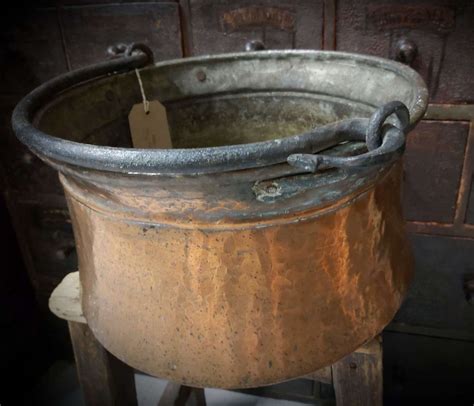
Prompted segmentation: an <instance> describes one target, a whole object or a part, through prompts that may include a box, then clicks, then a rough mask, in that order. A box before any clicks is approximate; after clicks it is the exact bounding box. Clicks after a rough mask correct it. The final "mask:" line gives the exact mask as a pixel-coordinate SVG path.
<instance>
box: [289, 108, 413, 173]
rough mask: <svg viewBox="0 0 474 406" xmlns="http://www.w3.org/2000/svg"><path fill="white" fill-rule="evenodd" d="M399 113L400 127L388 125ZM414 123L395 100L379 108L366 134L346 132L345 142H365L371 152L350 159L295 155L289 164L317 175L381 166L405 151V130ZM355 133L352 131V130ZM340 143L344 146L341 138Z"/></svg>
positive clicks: (406, 111) (290, 157)
mask: <svg viewBox="0 0 474 406" xmlns="http://www.w3.org/2000/svg"><path fill="white" fill-rule="evenodd" d="M392 114H395V115H396V117H397V119H398V120H397V121H398V122H397V123H396V124H390V123H386V120H387V118H388V117H389V116H391V115H392ZM409 123H410V113H409V112H408V109H407V107H406V106H405V105H404V104H403V103H402V102H400V101H392V102H390V103H387V104H385V105H383V106H382V107H380V108H378V109H377V110H376V111H375V112H374V113H373V114H372V116H371V117H370V118H369V120H368V123H367V128H366V131H365V134H363V133H361V131H360V129H357V128H356V127H355V126H354V128H353V129H350V128H349V130H348V131H346V132H345V137H344V139H342V141H365V143H366V146H367V149H368V152H366V153H363V154H360V155H355V156H349V157H341V156H332V155H325V154H292V155H290V156H289V157H288V158H287V162H288V163H289V164H290V165H291V166H294V167H296V168H299V169H302V170H304V171H305V172H316V171H317V170H318V169H324V168H357V167H366V166H371V165H379V164H383V163H386V162H390V161H392V160H394V159H396V158H397V157H399V156H400V155H401V154H402V153H403V150H404V149H405V131H406V130H407V128H408V126H409ZM351 130H352V131H351ZM336 141H337V142H336V143H340V142H341V139H340V138H338V139H337V140H336Z"/></svg>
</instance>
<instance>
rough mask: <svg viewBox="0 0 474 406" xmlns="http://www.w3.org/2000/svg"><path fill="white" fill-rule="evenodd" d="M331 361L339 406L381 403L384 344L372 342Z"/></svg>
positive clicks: (366, 405)
mask: <svg viewBox="0 0 474 406" xmlns="http://www.w3.org/2000/svg"><path fill="white" fill-rule="evenodd" d="M366 348H367V350H366V351H363V352H353V353H352V354H350V355H348V356H347V357H345V358H343V359H342V360H340V361H338V362H336V363H335V364H333V365H332V373H333V385H334V391H335V393H336V405H337V406H348V405H350V406H382V404H383V375H382V373H383V370H382V344H381V342H380V341H378V340H374V341H373V342H371V345H370V346H368V347H366Z"/></svg>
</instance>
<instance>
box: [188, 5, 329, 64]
mask: <svg viewBox="0 0 474 406" xmlns="http://www.w3.org/2000/svg"><path fill="white" fill-rule="evenodd" d="M180 4H181V7H182V9H183V11H184V13H183V14H184V21H185V28H186V32H187V33H188V35H187V38H185V41H186V43H187V46H186V48H187V49H188V50H189V53H191V54H193V55H201V54H214V53H224V52H240V51H243V50H244V47H245V43H246V42H247V41H250V40H260V41H262V42H263V43H264V44H265V46H266V48H268V49H288V48H305V49H311V48H312V49H320V48H321V47H322V32H323V9H324V3H323V1H322V0H297V1H292V2H281V1H276V0H260V1H246V0H241V1H229V0H226V1H222V0H221V1H211V0H182V1H181V2H180Z"/></svg>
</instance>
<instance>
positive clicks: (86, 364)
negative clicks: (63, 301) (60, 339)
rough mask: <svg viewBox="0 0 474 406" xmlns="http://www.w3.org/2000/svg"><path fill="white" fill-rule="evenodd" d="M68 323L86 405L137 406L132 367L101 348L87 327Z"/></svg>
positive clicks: (81, 324) (82, 324)
mask: <svg viewBox="0 0 474 406" xmlns="http://www.w3.org/2000/svg"><path fill="white" fill-rule="evenodd" d="M68 324H69V333H70V334H71V341H72V345H73V348H74V357H75V359H76V368H77V374H78V377H79V382H80V384H81V388H82V392H83V394H84V401H85V404H86V405H87V406H95V405H100V406H112V405H114V406H121V405H131V406H135V405H137V394H136V390H135V378H134V374H133V368H131V367H129V366H128V365H125V364H124V363H123V362H122V361H120V360H118V359H117V358H115V357H114V356H113V355H112V354H110V353H109V352H108V351H107V350H106V349H105V348H104V347H102V345H101V344H100V343H99V342H98V341H97V340H96V339H95V337H94V335H93V334H92V331H91V330H90V329H89V327H88V326H87V324H84V323H77V322H72V321H70V322H68Z"/></svg>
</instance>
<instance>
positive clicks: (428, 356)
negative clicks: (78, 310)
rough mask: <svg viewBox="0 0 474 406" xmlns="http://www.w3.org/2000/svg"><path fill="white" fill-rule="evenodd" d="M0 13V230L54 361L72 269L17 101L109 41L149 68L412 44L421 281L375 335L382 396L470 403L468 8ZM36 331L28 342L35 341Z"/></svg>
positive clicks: (302, 0) (55, 198)
mask: <svg viewBox="0 0 474 406" xmlns="http://www.w3.org/2000/svg"><path fill="white" fill-rule="evenodd" d="M2 13H3V15H2V16H1V17H0V23H1V27H2V30H1V39H0V41H1V46H0V61H1V72H0V75H1V76H0V83H1V85H0V129H1V136H0V143H1V144H0V157H1V170H2V172H1V183H2V190H3V200H4V205H5V206H6V207H8V211H9V215H10V217H8V216H4V217H3V218H4V220H5V224H6V225H5V227H2V233H4V236H8V230H9V228H8V227H9V225H8V224H7V223H8V222H9V221H10V220H11V224H12V225H13V229H14V230H15V233H16V239H17V242H18V246H19V247H20V249H21V256H22V260H23V262H24V266H25V267H26V269H27V272H28V275H29V281H30V283H31V286H32V287H33V290H32V291H31V292H34V295H35V297H36V301H37V303H38V304H39V307H38V309H39V310H37V309H36V308H34V309H33V308H32V307H31V306H30V307H29V308H28V309H29V310H28V316H27V317H26V318H25V317H23V321H24V320H30V321H31V320H34V321H35V322H37V323H39V324H40V325H41V327H40V328H39V330H41V331H46V332H47V333H46V337H47V339H46V341H45V342H46V343H51V346H52V348H53V349H55V350H56V352H55V351H54V350H53V349H51V353H52V354H56V355H57V356H61V355H62V354H64V353H65V352H67V351H68V343H67V332H66V330H65V326H64V324H63V323H62V322H60V321H59V320H55V319H54V318H53V317H52V316H50V315H49V313H48V311H47V299H48V297H49V294H50V293H51V290H52V289H53V288H54V287H55V285H56V284H57V283H58V282H59V281H60V280H61V279H62V277H63V276H64V275H65V274H67V273H69V272H72V271H75V270H76V266H77V258H76V254H75V249H74V239H73V235H72V229H71V225H70V221H69V216H68V212H67V209H66V205H65V200H64V197H63V193H62V190H61V187H60V185H59V182H58V179H57V175H56V173H55V172H54V171H53V170H52V169H50V168H48V167H47V166H46V165H44V164H43V163H42V162H40V161H39V160H38V159H37V158H36V157H34V156H33V155H32V154H31V153H30V152H29V151H28V150H27V149H25V148H24V147H23V146H21V145H20V144H19V143H18V141H16V139H15V138H14V136H13V134H12V131H11V128H10V115H11V111H12V108H13V107H14V105H15V104H16V103H17V102H18V100H19V99H20V98H21V97H22V96H23V95H25V93H27V92H28V91H30V90H31V89H33V88H34V87H35V86H37V85H39V84H40V83H42V82H44V81H46V80H48V79H50V78H52V77H54V76H56V75H58V74H61V73H63V72H66V71H69V70H72V69H76V68H79V67H81V66H85V65H88V64H92V63H94V62H98V61H101V60H103V59H105V58H106V57H107V55H106V50H107V47H108V46H110V45H113V44H117V43H130V42H134V41H136V42H144V43H146V44H147V45H148V46H150V48H151V49H152V50H153V52H154V54H155V57H156V59H157V60H163V59H171V58H180V57H186V56H191V55H201V54H208V53H220V52H230V51H240V50H243V47H244V44H245V42H246V41H248V40H251V39H259V40H262V41H263V42H264V43H265V45H266V46H267V48H270V49H276V48H307V49H327V50H339V51H349V52H359V53H367V54H372V55H378V56H383V57H386V58H392V59H396V58H399V49H398V43H399V40H400V39H403V38H405V39H407V40H409V41H411V42H412V43H413V44H414V45H415V46H416V48H417V53H416V55H415V57H414V59H413V60H412V61H411V62H410V65H411V66H412V67H413V68H415V69H416V70H417V71H418V72H419V73H420V74H421V75H422V76H423V77H424V79H425V81H426V83H427V85H428V88H429V90H430V102H431V104H430V107H429V109H428V113H427V115H426V117H425V119H424V120H423V122H422V123H421V124H420V125H419V126H418V128H417V129H416V130H415V131H414V132H413V133H412V134H411V135H410V136H409V138H408V145H407V152H406V156H405V163H404V167H405V174H404V195H403V204H404V210H405V217H406V220H407V227H408V231H409V233H410V238H411V241H412V244H413V248H414V252H415V256H416V261H417V272H416V277H415V281H414V283H413V286H412V289H411V291H410V294H409V296H408V298H407V300H406V302H405V304H404V305H403V307H402V309H401V310H400V312H399V313H398V315H397V316H396V318H395V320H394V322H393V323H392V324H391V325H390V326H388V328H387V329H386V331H385V333H384V339H385V375H386V379H385V381H386V383H385V390H386V394H387V396H389V397H390V398H391V399H399V398H400V399H403V398H407V397H410V396H415V395H419V396H424V397H426V396H428V395H432V396H433V397H437V396H440V395H443V394H447V393H449V394H453V393H454V394H458V395H466V394H468V395H469V396H471V395H473V392H474V378H473V377H474V372H473V370H474V365H473V364H474V304H470V301H469V297H470V295H469V292H468V289H467V286H468V282H469V281H470V280H471V281H472V280H474V187H472V184H473V169H474V167H473V160H474V130H473V124H472V121H473V120H474V79H473V77H474V28H473V27H474V2H472V1H469V0H466V1H462V0H459V1H456V0H446V1H442V0H436V1H430V2H427V1H418V0H413V1H395V0H385V1H384V2H378V1H375V0H359V1H356V0H337V1H336V0H292V1H291V2H290V1H276V0H258V1H248V0H235V1H224V0H219V1H210V0H181V1H150V2H148V1H146V2H141V3H138V2H132V1H130V2H121V1H118V2H117V1H115V2H112V1H107V0H103V1H93V0H90V1H87V0H63V1H58V2H54V1H48V0H41V1H39V2H36V3H34V5H31V4H29V5H28V4H26V5H25V6H24V7H20V6H16V7H14V8H12V7H7V6H3V7H2ZM354 80H357V78H354ZM4 212H5V211H4ZM8 239H9V241H10V245H7V246H6V247H10V248H8V249H7V251H8V252H7V253H6V254H7V257H6V258H8V257H11V258H13V259H16V261H17V262H16V265H13V267H11V266H4V272H3V276H2V280H1V281H0V282H5V285H4V286H9V287H10V288H11V289H10V291H11V292H13V293H12V294H11V295H10V296H11V297H12V298H11V300H10V302H8V303H7V305H8V306H12V307H15V306H16V302H15V301H16V300H20V299H21V297H23V296H22V295H28V294H29V293H25V292H30V291H29V290H28V289H29V287H28V282H25V280H23V279H21V278H20V279H21V280H17V279H15V280H14V281H13V279H12V278H11V277H8V276H7V275H8V273H15V272H17V273H21V263H20V262H19V260H18V255H19V253H18V252H17V251H16V245H15V241H12V239H13V236H12V235H11V236H9V237H8ZM15 289H16V290H15ZM15 292H17V293H15ZM18 292H20V293H18ZM15 295H16V296H15ZM472 295H473V296H474V292H473V293H472ZM18 298H20V299H18ZM471 302H474V298H473V299H472V300H471ZM32 306H33V305H32ZM38 311H39V313H38ZM12 323H21V322H19V321H18V319H16V321H15V320H14V321H12ZM32 334H33V339H34V338H35V337H37V336H35V335H34V334H38V333H37V332H36V333H32ZM41 337H44V335H42V336H41ZM40 342H42V341H41V340H40ZM45 345H48V344H45ZM5 351H6V352H7V351H8V350H5ZM20 352H21V351H20ZM19 356H20V355H19ZM52 357H53V356H52ZM469 396H468V397H469ZM472 401H474V396H472Z"/></svg>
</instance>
